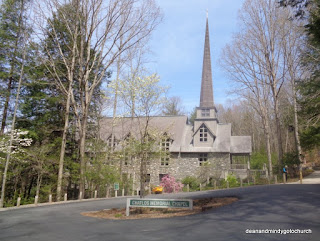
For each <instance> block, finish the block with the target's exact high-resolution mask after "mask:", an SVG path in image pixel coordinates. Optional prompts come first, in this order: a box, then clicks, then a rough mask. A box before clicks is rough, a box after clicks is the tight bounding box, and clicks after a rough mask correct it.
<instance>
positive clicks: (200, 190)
mask: <svg viewBox="0 0 320 241" xmlns="http://www.w3.org/2000/svg"><path fill="white" fill-rule="evenodd" d="M201 189H202V185H201V183H200V191H201Z"/></svg>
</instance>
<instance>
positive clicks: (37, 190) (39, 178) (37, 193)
mask: <svg viewBox="0 0 320 241" xmlns="http://www.w3.org/2000/svg"><path fill="white" fill-rule="evenodd" d="M41 182H42V174H41V173H39V174H38V177H37V189H36V196H38V198H39V194H40V187H41Z"/></svg>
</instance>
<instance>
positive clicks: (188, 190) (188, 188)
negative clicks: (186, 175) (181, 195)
mask: <svg viewBox="0 0 320 241" xmlns="http://www.w3.org/2000/svg"><path fill="white" fill-rule="evenodd" d="M187 192H190V185H189V184H187Z"/></svg>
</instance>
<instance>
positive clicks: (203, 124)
mask: <svg viewBox="0 0 320 241" xmlns="http://www.w3.org/2000/svg"><path fill="white" fill-rule="evenodd" d="M202 126H205V127H206V128H207V129H208V130H209V132H210V133H211V134H212V135H213V136H214V137H215V136H216V135H215V134H214V133H213V131H212V130H211V129H210V128H209V127H208V126H207V125H206V124H205V123H202V124H201V125H200V126H199V127H198V129H197V130H196V131H195V132H194V133H193V135H192V136H194V135H195V134H197V132H198V131H199V130H200V128H201V127H202Z"/></svg>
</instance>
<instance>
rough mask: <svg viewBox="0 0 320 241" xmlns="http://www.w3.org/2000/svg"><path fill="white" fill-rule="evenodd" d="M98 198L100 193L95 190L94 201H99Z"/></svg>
mask: <svg viewBox="0 0 320 241" xmlns="http://www.w3.org/2000/svg"><path fill="white" fill-rule="evenodd" d="M97 196H98V191H97V190H95V191H94V199H97Z"/></svg>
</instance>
